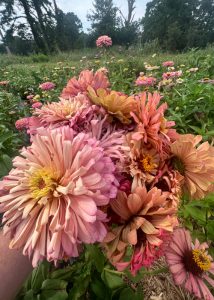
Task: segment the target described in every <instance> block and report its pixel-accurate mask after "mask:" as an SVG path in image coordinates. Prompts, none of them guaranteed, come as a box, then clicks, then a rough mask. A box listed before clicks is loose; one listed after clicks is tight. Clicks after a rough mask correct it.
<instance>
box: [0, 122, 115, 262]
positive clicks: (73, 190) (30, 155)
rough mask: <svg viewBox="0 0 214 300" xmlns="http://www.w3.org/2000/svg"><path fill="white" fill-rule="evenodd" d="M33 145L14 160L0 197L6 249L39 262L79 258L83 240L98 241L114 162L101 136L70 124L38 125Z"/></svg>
mask: <svg viewBox="0 0 214 300" xmlns="http://www.w3.org/2000/svg"><path fill="white" fill-rule="evenodd" d="M40 130H41V132H40V133H39V134H37V135H35V136H32V137H31V138H32V145H31V146H30V147H28V148H24V149H23V150H22V151H21V156H17V157H16V158H15V159H14V160H13V169H12V170H11V171H10V173H9V175H8V176H7V177H5V178H4V180H3V182H2V186H3V190H4V191H5V193H6V195H3V196H1V197H0V203H1V204H0V212H4V216H3V223H4V234H9V236H10V238H11V242H10V248H15V249H19V248H23V254H24V255H28V256H29V257H31V258H32V263H33V266H34V267H35V266H36V265H37V264H38V262H39V261H41V260H43V259H44V258H46V259H47V260H48V261H55V262H56V261H57V260H61V259H64V258H67V257H77V256H78V255H79V251H80V246H81V244H82V243H95V242H101V241H102V240H103V238H104V237H105V235H106V228H105V226H104V224H103V222H105V221H106V215H105V214H104V213H103V211H102V210H101V209H99V207H100V206H105V205H107V204H108V203H109V201H110V199H111V198H115V196H116V193H117V188H116V187H115V184H114V182H115V176H114V170H115V166H114V164H113V162H112V160H111V159H110V158H109V157H107V156H106V155H105V153H104V152H103V148H102V147H100V146H99V141H97V140H96V139H93V138H90V137H89V136H88V135H87V134H85V133H79V134H77V135H76V136H74V132H73V130H72V129H71V128H69V127H68V126H67V127H61V128H59V129H52V130H50V129H45V130H44V128H43V129H42V128H41V129H40Z"/></svg>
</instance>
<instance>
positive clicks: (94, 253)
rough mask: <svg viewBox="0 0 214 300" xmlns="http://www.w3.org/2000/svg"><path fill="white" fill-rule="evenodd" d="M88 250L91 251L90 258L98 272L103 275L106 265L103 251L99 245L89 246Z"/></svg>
mask: <svg viewBox="0 0 214 300" xmlns="http://www.w3.org/2000/svg"><path fill="white" fill-rule="evenodd" d="M86 249H87V250H88V251H89V255H90V258H91V259H92V260H93V263H94V265H95V267H96V269H97V271H98V272H99V273H101V272H102V270H103V268H104V265H105V257H104V255H103V253H102V251H101V249H100V248H99V247H98V245H87V246H86Z"/></svg>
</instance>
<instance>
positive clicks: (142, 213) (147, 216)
mask: <svg viewBox="0 0 214 300" xmlns="http://www.w3.org/2000/svg"><path fill="white" fill-rule="evenodd" d="M166 203H167V194H162V192H161V190H159V189H157V188H155V187H154V188H152V189H150V191H148V192H147V190H146V187H145V186H144V187H137V188H136V189H134V190H133V192H132V193H131V194H130V195H128V196H127V195H126V193H125V192H122V191H118V195H117V199H116V200H113V201H112V202H111V208H112V209H113V211H114V212H115V213H116V214H117V215H118V216H119V217H120V218H121V222H120V224H119V226H118V227H115V228H113V229H112V230H111V231H109V232H108V234H107V236H106V238H105V240H104V243H105V246H106V249H107V256H108V258H109V259H110V260H111V261H112V263H113V264H114V265H116V264H117V263H121V262H122V259H123V257H124V256H125V253H126V250H127V247H128V246H132V248H133V251H135V249H138V251H141V254H142V255H144V251H145V249H146V248H147V246H149V247H158V246H160V245H161V244H162V240H161V238H160V236H161V231H162V230H164V231H168V232H171V231H172V230H173V227H174V226H175V225H176V224H177V219H176V217H175V212H176V210H175V209H174V208H167V207H166ZM145 254H146V253H145Z"/></svg>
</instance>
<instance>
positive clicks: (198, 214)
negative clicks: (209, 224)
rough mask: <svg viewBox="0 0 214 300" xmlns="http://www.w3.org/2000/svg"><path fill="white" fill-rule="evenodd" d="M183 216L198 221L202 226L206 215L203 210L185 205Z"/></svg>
mask: <svg viewBox="0 0 214 300" xmlns="http://www.w3.org/2000/svg"><path fill="white" fill-rule="evenodd" d="M184 216H186V217H187V216H190V217H192V218H193V219H195V220H197V221H200V222H201V223H203V224H206V213H205V210H202V209H201V208H199V207H191V206H189V205H185V208H184Z"/></svg>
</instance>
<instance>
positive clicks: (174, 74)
mask: <svg viewBox="0 0 214 300" xmlns="http://www.w3.org/2000/svg"><path fill="white" fill-rule="evenodd" d="M181 75H182V71H174V72H166V73H163V75H162V77H163V79H169V78H177V77H180V76H181Z"/></svg>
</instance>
